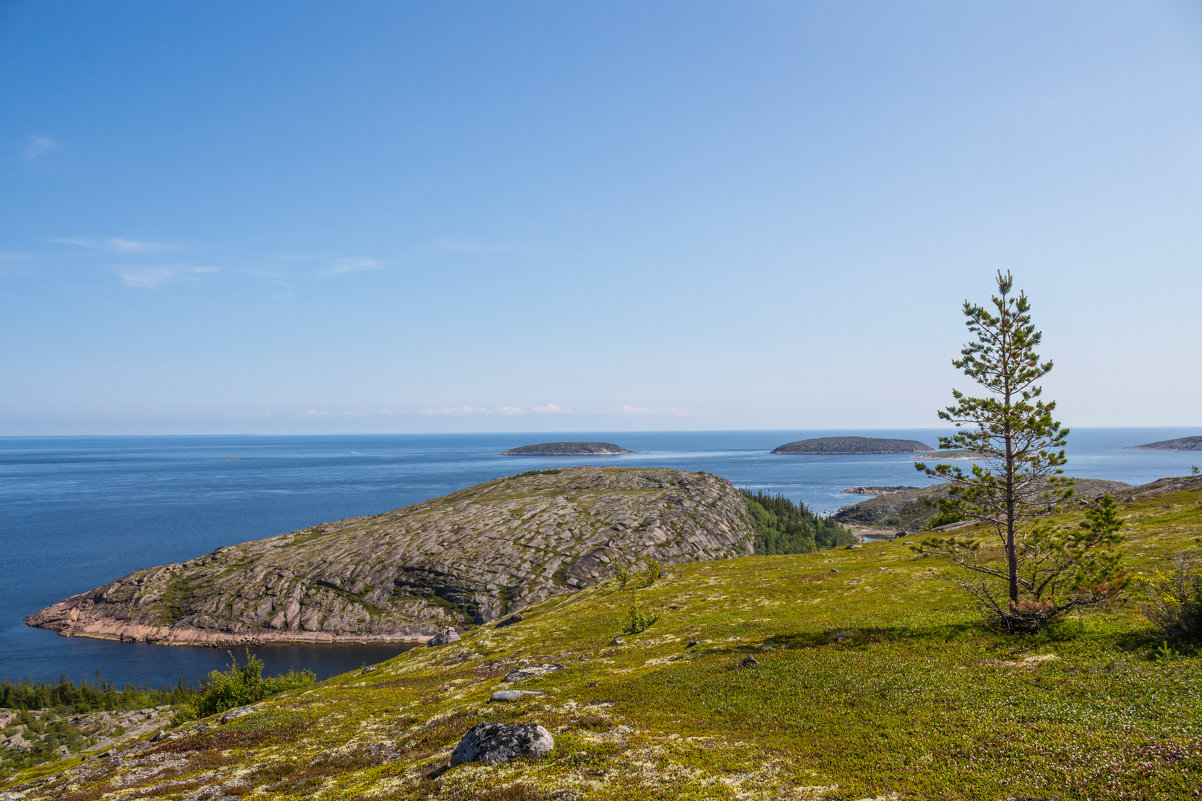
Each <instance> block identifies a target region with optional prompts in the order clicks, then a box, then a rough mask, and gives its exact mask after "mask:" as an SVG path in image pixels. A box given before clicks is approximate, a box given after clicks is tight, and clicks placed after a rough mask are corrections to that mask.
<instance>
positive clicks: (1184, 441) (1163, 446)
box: [1127, 437, 1202, 451]
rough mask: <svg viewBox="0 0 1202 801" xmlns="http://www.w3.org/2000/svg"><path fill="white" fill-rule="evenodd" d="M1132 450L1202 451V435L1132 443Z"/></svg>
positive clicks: (1130, 448)
mask: <svg viewBox="0 0 1202 801" xmlns="http://www.w3.org/2000/svg"><path fill="white" fill-rule="evenodd" d="M1127 450H1130V451H1202V437H1178V438H1177V439H1166V440H1163V441H1161V442H1149V443H1148V444H1147V445H1130V446H1128V448H1127Z"/></svg>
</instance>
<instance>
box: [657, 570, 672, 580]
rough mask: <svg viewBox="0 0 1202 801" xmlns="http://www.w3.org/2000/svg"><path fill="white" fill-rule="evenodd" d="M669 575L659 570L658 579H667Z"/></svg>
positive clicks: (665, 571)
mask: <svg viewBox="0 0 1202 801" xmlns="http://www.w3.org/2000/svg"><path fill="white" fill-rule="evenodd" d="M669 575H670V574H669V573H668V571H667V570H661V571H659V577H660V578H667V577H668V576H669Z"/></svg>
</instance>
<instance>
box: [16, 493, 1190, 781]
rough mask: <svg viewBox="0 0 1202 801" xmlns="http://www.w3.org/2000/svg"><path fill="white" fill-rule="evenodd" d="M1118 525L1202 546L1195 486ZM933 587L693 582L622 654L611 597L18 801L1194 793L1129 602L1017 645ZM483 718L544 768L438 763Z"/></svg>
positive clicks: (716, 575) (934, 583)
mask: <svg viewBox="0 0 1202 801" xmlns="http://www.w3.org/2000/svg"><path fill="white" fill-rule="evenodd" d="M1122 508H1123V514H1124V516H1125V518H1126V520H1127V527H1126V532H1125V534H1126V537H1127V542H1126V543H1125V544H1124V546H1123V548H1124V550H1125V552H1126V556H1127V560H1128V564H1129V566H1130V567H1131V569H1132V570H1133V572H1134V573H1136V574H1141V573H1147V572H1149V571H1151V570H1153V569H1156V568H1158V567H1161V566H1163V565H1164V564H1166V563H1167V561H1168V558H1169V556H1170V555H1171V554H1172V553H1174V552H1179V551H1182V550H1194V551H1197V550H1202V492H1197V491H1195V492H1183V493H1177V494H1175V495H1166V496H1160V497H1156V498H1153V499H1148V500H1144V501H1136V502H1131V503H1126V504H1123V507H1122ZM1065 522H1066V523H1071V522H1072V519H1071V518H1066V521H1065ZM944 570H945V568H944V567H943V566H942V565H940V564H939V563H935V562H932V561H929V560H924V559H922V558H919V557H916V556H915V555H914V554H913V552H912V551H911V550H910V548H909V547H908V543H907V541H906V540H904V539H903V540H897V541H885V542H875V543H868V544H866V545H864V546H863V547H862V548H857V549H850V550H848V549H840V550H834V551H823V552H819V553H816V554H805V555H789V556H757V557H745V558H740V559H732V560H729V561H721V562H708V563H697V564H690V565H681V566H677V567H673V568H672V569H671V572H670V574H669V575H668V576H666V577H664V578H661V579H659V580H658V581H656V582H655V583H654V584H653V585H652V586H650V587H648V588H645V589H639V590H636V591H635V592H636V593H637V597H638V600H639V604H640V606H641V607H643V608H645V609H647V610H650V611H655V612H659V613H660V614H661V617H660V619H659V620H658V621H657V622H656V623H655V624H654V625H653V626H652V627H651V628H650V629H648V630H647V631H646V632H644V633H642V634H638V635H632V636H626V635H623V640H624V643H623V644H618V645H613V644H611V640H612V638H613V637H614V636H615V635H619V634H620V632H621V629H622V624H623V622H624V621H625V620H626V617H627V613H628V610H629V606H630V601H631V591H630V590H619V589H618V586H617V583H616V582H614V581H610V582H607V583H606V584H602V585H599V586H596V587H593V588H590V589H587V590H584V591H581V592H578V593H575V594H573V595H568V596H563V597H560V598H556V599H553V600H551V601H548V602H546V603H543V604H541V605H538V606H535V607H532V608H530V609H527V610H525V611H524V612H523V614H524V618H525V619H524V620H523V621H521V622H520V623H517V624H515V625H510V626H505V627H502V628H496V627H494V626H493V625H486V626H482V627H479V628H476V629H474V630H472V631H470V632H468V633H467V634H466V635H465V636H464V638H463V640H462V641H460V642H458V643H454V644H452V645H448V646H443V647H439V648H420V649H416V650H413V651H410V652H407V653H405V654H402V655H401V656H399V657H397V658H395V659H393V660H390V661H388V662H385V663H383V664H381V665H379V666H377V667H375V668H374V669H371V670H370V672H359V671H356V672H354V673H350V674H345V675H342V676H339V677H336V678H334V679H331V680H329V681H326V682H323V683H321V684H318V685H314V686H313V687H311V688H309V689H307V690H302V691H297V692H293V693H288V694H284V695H281V696H278V697H277V698H275V699H274V700H271V701H268V702H264V703H262V704H260V705H258V707H257V709H258V711H257V712H256V713H254V714H251V715H248V716H245V717H242V718H238V719H237V720H234V721H232V722H230V723H227V724H224V725H213V726H212V728H210V729H208V730H207V731H200V732H195V733H192V734H188V735H185V736H183V737H180V738H178V739H172V740H165V741H162V742H159V743H153V744H151V743H144V744H143V745H140V746H135V747H134V748H133V749H131V750H130V751H128V752H126V753H125V754H124V755H123V756H122V758H121V759H119V760H118V759H108V758H99V759H93V760H91V761H90V762H86V763H84V764H83V765H82V766H78V765H76V767H75V768H74V770H67V772H65V773H62V774H61V775H59V776H58V778H51V779H50V780H49V781H47V782H45V783H44V784H40V785H37V786H35V787H33V788H29V787H28V785H26V786H25V787H24V788H23V790H28V791H29V792H28V795H27V796H17V797H28V798H64V799H72V800H73V801H85V800H87V799H100V798H123V799H135V798H208V797H213V798H217V797H227V798H228V797H242V798H248V799H268V798H270V799H308V798H324V799H361V798H362V799H369V798H371V799H375V798H380V799H426V798H433V799H484V800H485V801H487V800H488V799H495V800H497V801H500V800H501V799H509V800H511V801H520V800H521V799H630V800H631V801H634V800H635V799H638V800H640V801H642V799H669V798H670V799H1036V798H1039V799H1046V798H1056V799H1061V800H1062V801H1068V800H1069V799H1099V800H1100V799H1149V800H1151V799H1156V800H1157V801H1159V800H1161V799H1192V798H1199V797H1202V656H1200V655H1199V654H1197V653H1196V652H1189V651H1188V649H1185V648H1184V647H1183V646H1179V647H1177V649H1176V650H1177V651H1185V653H1176V652H1169V650H1168V649H1165V648H1161V649H1159V652H1158V646H1160V645H1161V642H1160V640H1159V639H1157V638H1156V637H1155V635H1154V633H1153V632H1152V630H1151V628H1150V627H1149V625H1148V624H1147V622H1146V621H1144V620H1143V618H1142V617H1141V616H1140V614H1139V612H1138V604H1137V600H1136V589H1135V585H1134V583H1133V585H1132V587H1131V589H1130V590H1129V591H1128V592H1127V597H1126V598H1125V599H1120V601H1119V602H1118V603H1117V604H1116V605H1115V606H1114V607H1113V608H1110V609H1106V610H1099V611H1092V612H1089V613H1087V614H1083V615H1081V616H1079V617H1075V618H1072V619H1070V620H1068V621H1067V622H1066V623H1064V624H1063V625H1061V626H1060V627H1059V628H1057V629H1056V630H1055V631H1051V632H1046V633H1043V634H1041V635H1028V636H1020V637H1015V636H1009V635H1002V634H994V633H991V632H989V631H987V630H986V629H984V628H982V627H981V625H980V622H979V618H978V616H977V613H976V611H975V610H974V609H973V608H972V606H971V605H970V604H969V602H968V601H967V599H966V598H965V597H964V596H963V595H962V594H960V593H959V592H958V590H957V588H956V587H955V586H954V585H952V584H950V583H949V582H947V581H944V580H941V575H942V574H943V572H944ZM632 583H633V582H632ZM691 643H695V644H691ZM749 656H750V657H753V660H748V659H747V657H749ZM540 662H552V663H557V664H560V665H563V666H564V669H563V670H562V671H559V672H555V673H552V674H550V675H547V676H544V677H541V678H536V679H529V680H526V681H524V682H522V683H521V684H518V685H516V686H517V687H519V688H522V689H535V690H541V691H543V692H545V693H546V695H545V696H542V697H536V696H528V697H527V698H526V699H524V700H523V701H521V702H518V703H489V696H490V694H491V693H492V692H493V691H494V690H496V689H499V688H501V687H508V686H511V685H505V684H503V683H502V678H503V677H504V676H505V674H506V673H507V672H509V671H511V670H513V669H515V668H517V667H519V666H521V665H524V664H531V663H540ZM482 720H504V721H515V722H525V723H539V724H541V725H543V726H545V727H547V728H548V729H549V730H551V732H552V733H553V734H554V737H555V749H554V751H553V752H551V753H550V754H549V755H547V756H546V757H543V758H540V759H535V760H517V761H514V762H510V763H506V764H504V765H500V766H496V767H488V766H483V765H461V766H457V767H455V768H448V759H449V756H450V752H451V750H452V749H453V748H454V747H455V745H456V744H457V743H458V742H459V740H460V738H461V737H462V736H463V734H464V733H465V732H467V731H468V729H470V728H471V727H472V726H473V725H474V724H475V723H477V722H480V721H482ZM210 723H214V724H215V723H216V721H215V720H210ZM191 725H192V726H195V725H196V724H191ZM185 730H188V731H192V730H191V729H188V727H185ZM72 764H75V763H72ZM70 767H71V765H61V766H56V767H54V768H43V769H40V770H39V775H40V776H43V777H44V776H47V775H52V776H53V775H54V774H56V773H59V772H61V771H64V770H65V769H66V768H70ZM33 778H35V777H34V776H32V775H30V774H25V775H20V776H16V777H13V778H12V779H11V780H9V782H8V783H9V785H10V786H9V791H10V792H15V791H17V789H18V787H20V783H21V782H23V781H29V780H30V779H33ZM14 785H15V786H14ZM0 797H3V791H0Z"/></svg>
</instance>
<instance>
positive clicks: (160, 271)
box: [117, 265, 218, 289]
mask: <svg viewBox="0 0 1202 801" xmlns="http://www.w3.org/2000/svg"><path fill="white" fill-rule="evenodd" d="M217 271H218V268H217V267H175V266H169V265H122V266H119V267H117V276H118V277H119V278H120V279H121V283H123V284H125V286H129V287H136V288H138V289H154V288H156V287H160V286H164V285H166V284H174V283H179V282H181V281H195V280H197V276H201V275H205V274H208V273H215V272H217Z"/></svg>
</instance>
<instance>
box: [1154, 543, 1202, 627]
mask: <svg viewBox="0 0 1202 801" xmlns="http://www.w3.org/2000/svg"><path fill="white" fill-rule="evenodd" d="M1142 590H1143V599H1142V601H1141V603H1140V611H1142V612H1143V613H1144V616H1146V617H1147V618H1148V620H1150V621H1152V625H1154V626H1156V628H1157V629H1159V630H1160V633H1161V634H1162V635H1163V636H1164V637H1167V638H1169V639H1174V640H1189V641H1191V642H1202V558H1200V557H1199V556H1198V555H1197V554H1185V553H1179V554H1176V555H1174V556H1173V561H1172V566H1171V567H1170V569H1169V570H1167V571H1159V570H1158V571H1157V572H1156V573H1154V574H1153V575H1152V576H1151V577H1149V578H1147V579H1145V580H1144V582H1143V587H1142Z"/></svg>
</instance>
